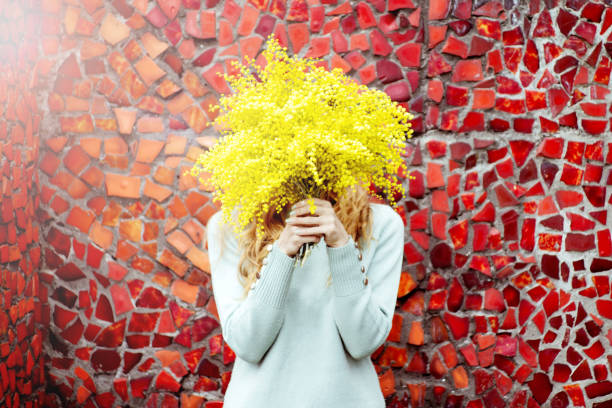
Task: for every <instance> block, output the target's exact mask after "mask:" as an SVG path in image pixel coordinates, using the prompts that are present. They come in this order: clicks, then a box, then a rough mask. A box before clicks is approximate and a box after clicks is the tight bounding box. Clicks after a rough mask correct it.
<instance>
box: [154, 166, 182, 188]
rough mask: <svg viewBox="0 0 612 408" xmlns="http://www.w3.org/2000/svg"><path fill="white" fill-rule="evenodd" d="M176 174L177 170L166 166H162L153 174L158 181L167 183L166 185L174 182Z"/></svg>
mask: <svg viewBox="0 0 612 408" xmlns="http://www.w3.org/2000/svg"><path fill="white" fill-rule="evenodd" d="M175 175H176V171H174V170H171V169H169V168H167V167H164V166H160V167H158V168H157V170H156V171H155V174H154V175H153V179H154V180H155V181H157V182H158V183H161V184H165V185H171V184H172V183H174V178H175Z"/></svg>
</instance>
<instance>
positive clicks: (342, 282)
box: [327, 237, 365, 296]
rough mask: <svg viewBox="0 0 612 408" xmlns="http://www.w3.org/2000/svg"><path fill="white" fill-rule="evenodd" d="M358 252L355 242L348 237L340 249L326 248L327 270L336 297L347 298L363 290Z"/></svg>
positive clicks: (362, 274)
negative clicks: (329, 273)
mask: <svg viewBox="0 0 612 408" xmlns="http://www.w3.org/2000/svg"><path fill="white" fill-rule="evenodd" d="M358 255H359V250H358V249H357V248H356V247H355V241H353V238H352V237H350V238H349V240H348V242H347V243H346V244H345V245H344V246H341V247H336V248H332V247H327V256H328V259H329V269H330V271H331V275H332V282H333V286H334V292H335V294H336V296H349V295H352V294H354V293H357V292H359V291H361V290H363V289H364V288H365V285H364V284H363V280H364V278H365V274H364V273H363V272H362V271H361V269H362V265H361V262H360V261H359V258H358Z"/></svg>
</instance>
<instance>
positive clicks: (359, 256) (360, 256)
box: [357, 252, 363, 261]
mask: <svg viewBox="0 0 612 408" xmlns="http://www.w3.org/2000/svg"><path fill="white" fill-rule="evenodd" d="M357 258H358V259H359V260H360V261H361V260H362V259H363V255H361V252H360V253H359V255H357Z"/></svg>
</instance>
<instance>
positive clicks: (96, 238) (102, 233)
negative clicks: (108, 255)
mask: <svg viewBox="0 0 612 408" xmlns="http://www.w3.org/2000/svg"><path fill="white" fill-rule="evenodd" d="M89 239H91V241H92V242H93V243H95V244H96V245H98V246H99V247H100V248H104V249H108V248H110V246H111V245H112V244H113V232H112V231H111V230H110V229H108V228H105V227H103V226H102V225H101V224H100V223H98V222H97V221H94V222H93V224H92V225H91V229H90V230H89Z"/></svg>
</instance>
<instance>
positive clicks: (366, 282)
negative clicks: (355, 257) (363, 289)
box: [363, 278, 368, 286]
mask: <svg viewBox="0 0 612 408" xmlns="http://www.w3.org/2000/svg"><path fill="white" fill-rule="evenodd" d="M363 284H364V285H365V286H368V278H365V280H364V281H363Z"/></svg>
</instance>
